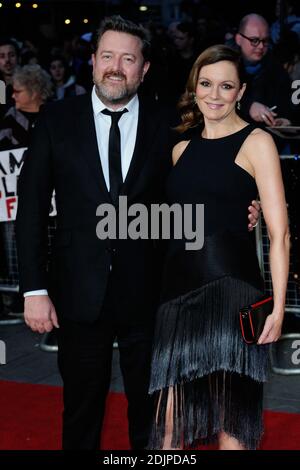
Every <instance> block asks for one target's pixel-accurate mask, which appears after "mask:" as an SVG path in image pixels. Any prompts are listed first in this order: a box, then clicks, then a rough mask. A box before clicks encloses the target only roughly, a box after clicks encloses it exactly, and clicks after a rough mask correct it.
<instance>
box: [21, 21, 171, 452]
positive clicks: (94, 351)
mask: <svg viewBox="0 0 300 470" xmlns="http://www.w3.org/2000/svg"><path fill="white" fill-rule="evenodd" d="M149 46H150V44H149V40H148V35H147V33H146V31H145V30H144V29H143V28H141V27H139V26H136V25H135V24H133V23H131V22H129V21H125V20H123V19H121V18H120V17H113V18H110V19H107V20H105V21H104V23H103V24H102V26H101V28H100V30H99V37H98V42H97V50H96V52H95V54H94V55H93V78H94V84H95V86H94V89H93V92H92V99H91V96H90V95H86V96H81V97H77V98H71V99H69V100H67V101H65V102H62V103H54V104H52V105H50V106H49V108H48V109H46V110H45V112H44V113H42V115H41V118H40V120H39V123H38V124H37V126H36V129H35V134H34V136H33V141H32V145H31V146H30V150H29V153H28V156H27V158H26V162H25V163H24V167H23V170H22V175H21V178H20V186H19V195H20V197H19V208H18V216H17V240H18V251H19V266H20V278H21V289H22V291H23V292H25V321H26V323H27V324H28V325H29V326H30V327H31V328H32V329H33V330H34V331H39V332H40V333H43V332H45V331H50V330H51V329H52V328H53V326H54V327H57V328H58V327H59V330H58V332H59V334H58V340H59V352H58V363H59V369H60V373H61V375H62V378H63V382H64V415H63V447H64V449H96V448H98V447H99V435H100V431H101V425H102V418H103V413H104V407H105V399H106V395H107V392H108V388H109V382H110V374H111V358H112V346H113V342H114V339H115V338H116V337H117V339H118V344H119V351H120V365H121V370H122V374H123V379H124V386H125V392H126V396H127V399H128V419H129V435H130V441H131V445H132V447H133V448H142V447H145V445H146V443H147V435H148V428H149V422H150V421H149V420H150V414H151V402H150V400H149V398H148V394H147V388H148V374H149V367H150V353H151V339H152V329H153V324H154V313H155V306H156V304H157V294H158V284H159V275H158V273H159V266H158V262H159V261H158V259H159V255H158V254H156V250H155V246H154V243H153V241H152V240H141V239H138V240H131V239H126V240H108V239H107V240H99V239H98V238H97V235H96V225H97V223H98V222H99V218H97V217H96V209H97V207H98V206H99V205H100V204H102V203H111V204H112V203H113V201H112V195H111V192H110V186H111V185H112V182H111V181H110V176H109V173H110V171H109V161H108V159H109V158H108V157H109V155H108V148H109V134H110V126H111V121H112V117H111V116H110V115H107V114H105V113H106V110H107V109H108V110H109V111H117V110H118V111H122V110H123V109H124V108H125V105H126V109H127V111H126V112H125V113H124V114H123V115H122V116H121V117H120V119H119V123H118V126H119V129H120V134H121V167H122V177H123V181H124V182H123V184H122V186H121V188H120V194H121V195H126V196H127V197H128V205H130V204H134V203H136V202H138V203H143V204H144V205H145V206H147V207H149V205H150V204H151V203H153V202H159V200H160V198H161V190H162V187H163V181H164V179H165V175H166V173H167V171H168V168H169V167H170V145H171V142H170V139H169V137H170V131H169V122H170V120H169V118H168V116H167V115H166V114H165V113H164V112H163V111H162V110H160V109H159V107H158V106H157V105H156V104H155V103H154V104H147V103H145V102H143V101H141V100H140V99H139V97H138V95H137V89H138V87H139V85H140V83H141V82H142V81H143V78H144V75H145V73H146V72H147V70H148V68H149ZM102 111H105V113H103V112H102ZM54 188H55V192H56V202H57V233H56V236H55V241H54V253H53V263H52V268H51V272H52V273H54V276H53V277H54V282H53V287H52V290H50V292H49V289H51V287H50V285H49V283H48V282H49V281H48V275H47V270H46V266H47V263H46V258H47V256H46V255H47V244H46V242H45V240H46V233H47V221H48V217H47V214H48V213H49V205H50V199H51V193H52V191H53V189H54ZM48 293H49V294H50V295H51V299H50V297H49V296H48V295H47V294H48ZM36 294H39V295H36ZM52 301H53V303H52ZM54 305H55V307H54Z"/></svg>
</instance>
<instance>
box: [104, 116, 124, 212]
mask: <svg viewBox="0 0 300 470" xmlns="http://www.w3.org/2000/svg"><path fill="white" fill-rule="evenodd" d="M127 111H128V109H126V108H124V109H123V111H109V110H108V109H104V110H103V111H102V113H103V114H106V115H108V116H111V126H110V131H109V144H108V166H109V186H110V191H109V192H110V195H111V198H112V200H113V203H114V204H117V202H118V197H119V194H120V190H121V186H122V184H123V177H122V166H121V135H120V129H119V126H118V122H119V119H120V117H121V116H122V114H124V113H127Z"/></svg>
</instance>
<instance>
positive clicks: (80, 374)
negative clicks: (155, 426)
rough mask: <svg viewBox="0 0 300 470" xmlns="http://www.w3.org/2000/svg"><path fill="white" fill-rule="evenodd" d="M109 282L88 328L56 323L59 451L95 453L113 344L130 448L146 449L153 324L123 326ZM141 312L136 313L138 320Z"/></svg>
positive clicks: (149, 405)
mask: <svg viewBox="0 0 300 470" xmlns="http://www.w3.org/2000/svg"><path fill="white" fill-rule="evenodd" d="M116 296H117V294H116V292H115V291H114V287H113V284H112V282H111V281H110V282H109V286H108V290H107V295H106V299H105V302H104V306H103V309H102V312H101V315H100V317H99V320H97V322H95V323H93V324H86V323H75V322H72V321H70V320H62V319H61V320H60V328H59V330H58V366H59V371H60V374H61V376H62V379H63V384H64V394H63V396H64V412H63V449H64V450H68V449H70V450H74V449H76V450H79V449H86V450H96V449H99V445H100V435H101V430H102V422H103V416H104V411H105V401H106V397H107V394H108V390H109V384H110V379H111V364H112V351H113V342H114V340H115V338H117V340H118V345H119V352H120V367H121V371H122V375H123V381H124V388H125V393H126V397H127V400H128V424H129V439H130V444H131V447H132V449H143V448H145V446H146V445H147V442H148V436H149V432H150V425H151V419H152V413H153V404H152V399H151V397H150V396H149V395H148V385H149V376H150V361H151V349H152V338H153V324H146V323H145V322H144V323H139V322H137V321H128V322H127V323H126V322H124V316H125V317H126V315H122V312H120V311H117V309H118V310H119V309H120V306H118V305H117V302H116ZM142 316H143V312H141V320H142Z"/></svg>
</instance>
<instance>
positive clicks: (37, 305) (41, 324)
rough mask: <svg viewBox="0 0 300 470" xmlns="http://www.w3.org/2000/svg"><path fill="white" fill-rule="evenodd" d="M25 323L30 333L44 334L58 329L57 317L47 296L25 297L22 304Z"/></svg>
mask: <svg viewBox="0 0 300 470" xmlns="http://www.w3.org/2000/svg"><path fill="white" fill-rule="evenodd" d="M24 318H25V323H26V325H28V326H29V327H30V328H31V329H32V331H38V332H39V333H46V332H49V331H51V330H52V329H53V327H55V328H59V324H58V321H57V315H56V311H55V308H54V305H53V303H52V302H51V300H50V297H48V295H31V296H28V297H25V302H24Z"/></svg>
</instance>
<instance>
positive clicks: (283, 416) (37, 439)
mask: <svg viewBox="0 0 300 470" xmlns="http://www.w3.org/2000/svg"><path fill="white" fill-rule="evenodd" d="M0 396H1V406H0V423H1V425H0V450H55V449H59V448H60V447H59V446H60V416H61V411H62V389H61V388H60V387H51V386H46V385H31V384H23V383H16V382H2V381H0ZM101 447H102V449H107V450H116V449H119V450H123V449H128V448H129V443H128V436H127V424H126V399H125V397H124V395H123V394H121V393H111V394H110V395H109V399H108V406H107V414H106V421H105V428H104V433H103V439H102V446H101ZM261 449H263V450H300V414H292V413H278V412H273V411H266V412H265V436H264V439H263V442H262V446H261Z"/></svg>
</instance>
